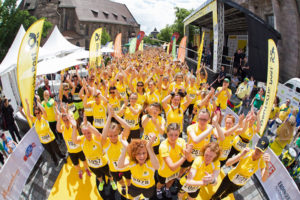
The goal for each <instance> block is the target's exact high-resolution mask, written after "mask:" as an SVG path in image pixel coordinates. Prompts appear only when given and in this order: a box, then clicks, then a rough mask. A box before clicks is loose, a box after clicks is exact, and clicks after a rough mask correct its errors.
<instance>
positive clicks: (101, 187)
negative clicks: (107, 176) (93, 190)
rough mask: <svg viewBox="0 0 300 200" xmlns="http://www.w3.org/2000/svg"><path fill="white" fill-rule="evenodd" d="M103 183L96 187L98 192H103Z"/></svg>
mask: <svg viewBox="0 0 300 200" xmlns="http://www.w3.org/2000/svg"><path fill="white" fill-rule="evenodd" d="M103 186H104V181H102V182H100V183H99V185H98V190H99V191H103Z"/></svg>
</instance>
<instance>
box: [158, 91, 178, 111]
mask: <svg viewBox="0 0 300 200" xmlns="http://www.w3.org/2000/svg"><path fill="white" fill-rule="evenodd" d="M172 95H173V93H172V92H171V93H170V94H169V95H167V96H166V97H165V98H164V99H163V100H162V102H161V104H162V107H163V109H164V110H166V109H167V108H168V102H170V99H171V97H172ZM174 95H175V94H174Z"/></svg>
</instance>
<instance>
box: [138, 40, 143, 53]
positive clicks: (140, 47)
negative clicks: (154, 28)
mask: <svg viewBox="0 0 300 200" xmlns="http://www.w3.org/2000/svg"><path fill="white" fill-rule="evenodd" d="M139 51H144V40H142V42H141V43H140V46H139Z"/></svg>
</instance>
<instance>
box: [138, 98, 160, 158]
mask: <svg viewBox="0 0 300 200" xmlns="http://www.w3.org/2000/svg"><path fill="white" fill-rule="evenodd" d="M161 110H162V108H161V105H160V104H159V103H153V104H151V105H150V107H149V108H148V114H147V115H144V116H143V117H142V126H143V128H144V133H143V136H142V139H144V140H147V141H148V140H149V139H150V137H149V136H150V134H151V133H154V134H155V135H156V140H155V142H154V143H153V150H154V153H155V154H156V155H157V154H158V153H159V144H160V136H161V135H163V134H164V131H165V119H164V118H162V117H161V116H160V115H159V114H160V113H161Z"/></svg>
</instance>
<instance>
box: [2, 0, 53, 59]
mask: <svg viewBox="0 0 300 200" xmlns="http://www.w3.org/2000/svg"><path fill="white" fill-rule="evenodd" d="M16 1H17V0H5V1H2V0H0V49H1V51H0V60H2V59H3V58H4V56H5V55H6V53H7V51H8V49H9V47H10V46H11V44H12V42H13V40H14V38H15V36H16V34H17V32H18V30H19V28H20V26H21V25H22V24H23V26H24V28H25V29H26V30H27V29H28V28H29V27H30V26H31V25H32V24H33V23H34V22H35V21H37V18H36V17H34V16H31V15H30V14H29V12H28V11H27V10H20V9H18V8H17V7H16ZM52 26H53V25H52V23H51V22H49V21H47V20H45V23H44V27H43V34H42V36H43V37H47V35H48V31H49V30H50V29H51V28H52Z"/></svg>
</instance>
